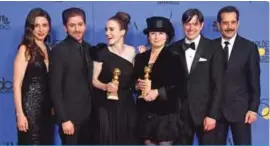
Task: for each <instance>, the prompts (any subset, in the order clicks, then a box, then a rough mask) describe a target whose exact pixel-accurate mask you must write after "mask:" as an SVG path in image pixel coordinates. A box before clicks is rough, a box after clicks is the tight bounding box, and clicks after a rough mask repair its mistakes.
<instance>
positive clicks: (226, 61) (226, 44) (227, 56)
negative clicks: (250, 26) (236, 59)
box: [224, 41, 230, 68]
mask: <svg viewBox="0 0 270 146" xmlns="http://www.w3.org/2000/svg"><path fill="white" fill-rule="evenodd" d="M224 44H225V47H224V56H225V68H227V63H228V60H229V47H228V45H229V44H230V43H229V42H228V41H226V42H224Z"/></svg>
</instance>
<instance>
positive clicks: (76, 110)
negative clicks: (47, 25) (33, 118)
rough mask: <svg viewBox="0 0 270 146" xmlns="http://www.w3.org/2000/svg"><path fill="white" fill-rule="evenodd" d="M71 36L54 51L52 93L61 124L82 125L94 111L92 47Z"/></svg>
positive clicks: (51, 73) (51, 70) (51, 63)
mask: <svg viewBox="0 0 270 146" xmlns="http://www.w3.org/2000/svg"><path fill="white" fill-rule="evenodd" d="M80 47H81V45H80V44H79V43H77V42H76V41H75V40H74V39H73V38H71V37H69V36H68V37H67V38H66V39H65V40H63V41H62V42H60V43H59V44H57V45H56V46H55V47H54V48H53V49H52V50H51V52H50V65H49V77H50V92H51V98H52V101H53V104H54V108H55V112H56V117H57V120H58V123H60V124H61V123H63V122H66V121H68V120H71V121H72V122H73V123H76V124H79V123H80V122H81V121H82V120H84V119H85V118H87V117H88V116H89V114H90V111H91V88H92V84H91V83H92V70H93V62H92V59H91V57H90V55H89V54H90V52H89V51H90V45H89V44H87V43H86V42H84V41H83V43H82V47H83V51H84V52H83V53H82V54H83V55H81V53H80V49H79V48H80Z"/></svg>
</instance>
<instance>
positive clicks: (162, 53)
mask: <svg viewBox="0 0 270 146" xmlns="http://www.w3.org/2000/svg"><path fill="white" fill-rule="evenodd" d="M165 49H166V48H163V49H162V50H161V52H160V53H159V55H158V56H157V59H156V61H155V63H154V64H153V66H152V72H153V73H155V71H154V70H156V69H157V68H158V67H159V66H160V65H161V64H162V63H163V62H164V61H163V59H167V58H164V57H163V56H164V53H165ZM150 55H151V53H150V54H149V59H150ZM148 61H149V60H148Z"/></svg>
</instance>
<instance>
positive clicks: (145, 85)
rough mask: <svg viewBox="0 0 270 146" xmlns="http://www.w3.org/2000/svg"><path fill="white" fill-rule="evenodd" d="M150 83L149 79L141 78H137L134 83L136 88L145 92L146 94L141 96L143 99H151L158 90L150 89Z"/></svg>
mask: <svg viewBox="0 0 270 146" xmlns="http://www.w3.org/2000/svg"><path fill="white" fill-rule="evenodd" d="M151 85H152V82H151V80H142V79H138V82H137V84H136V89H137V90H141V91H144V92H145V93H146V96H143V99H144V100H145V101H153V100H155V99H156V98H157V96H158V90H157V89H151Z"/></svg>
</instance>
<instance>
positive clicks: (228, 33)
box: [218, 12, 239, 40]
mask: <svg viewBox="0 0 270 146" xmlns="http://www.w3.org/2000/svg"><path fill="white" fill-rule="evenodd" d="M238 27H239V22H238V20H237V14H236V13H235V12H224V13H222V14H221V21H220V22H219V23H218V29H219V31H220V32H221V34H222V36H223V37H224V38H225V39H227V40H229V39H231V38H232V37H234V36H235V35H236V33H237V30H238Z"/></svg>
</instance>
